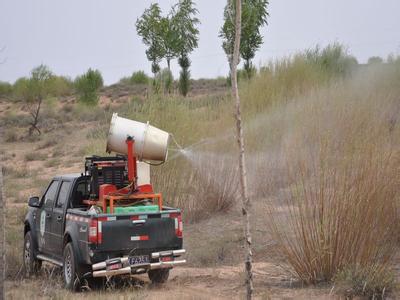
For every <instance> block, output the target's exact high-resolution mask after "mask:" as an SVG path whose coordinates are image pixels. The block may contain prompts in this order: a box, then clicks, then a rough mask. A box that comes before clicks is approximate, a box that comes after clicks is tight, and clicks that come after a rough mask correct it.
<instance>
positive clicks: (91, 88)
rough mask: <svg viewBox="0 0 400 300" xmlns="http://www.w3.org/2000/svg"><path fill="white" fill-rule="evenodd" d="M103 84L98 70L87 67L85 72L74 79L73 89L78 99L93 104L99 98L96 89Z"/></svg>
mask: <svg viewBox="0 0 400 300" xmlns="http://www.w3.org/2000/svg"><path fill="white" fill-rule="evenodd" d="M102 86H103V77H102V76H101V73H100V71H98V70H92V69H89V70H88V71H87V72H86V73H85V74H83V75H81V76H78V77H77V78H76V79H75V89H76V91H77V93H78V95H79V98H78V100H79V101H80V102H82V103H85V104H95V103H97V101H98V100H99V96H98V90H99V89H100V88H101V87H102Z"/></svg>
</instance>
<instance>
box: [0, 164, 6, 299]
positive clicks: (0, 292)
mask: <svg viewBox="0 0 400 300" xmlns="http://www.w3.org/2000/svg"><path fill="white" fill-rule="evenodd" d="M5 216H6V204H5V199H4V198H3V169H2V167H1V166H0V255H1V257H0V272H1V274H0V276H1V277H0V299H4V298H5V289H4V280H5V279H6V268H5V266H6V234H5V233H6V229H5V225H6V223H5Z"/></svg>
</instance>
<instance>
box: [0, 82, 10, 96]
mask: <svg viewBox="0 0 400 300" xmlns="http://www.w3.org/2000/svg"><path fill="white" fill-rule="evenodd" d="M12 92H13V87H12V85H11V84H9V83H8V82H3V81H0V97H7V96H10V95H11V94H12Z"/></svg>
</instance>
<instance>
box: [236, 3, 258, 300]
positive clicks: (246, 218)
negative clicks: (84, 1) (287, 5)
mask: <svg viewBox="0 0 400 300" xmlns="http://www.w3.org/2000/svg"><path fill="white" fill-rule="evenodd" d="M241 17H242V1H241V0H236V14H235V44H234V49H233V57H232V62H231V82H232V97H234V98H235V109H236V113H235V116H236V130H237V143H238V146H239V172H240V187H241V193H242V195H241V196H242V197H241V198H242V215H243V223H244V226H243V227H244V237H245V250H246V257H245V270H246V292H247V293H246V296H247V299H251V298H252V294H253V271H252V263H253V262H252V261H253V253H252V251H251V230H250V229H251V228H250V204H251V203H250V198H249V194H248V190H247V175H246V164H245V154H244V139H243V128H242V117H241V109H240V97H239V90H238V84H237V65H238V63H239V49H240V34H241V32H240V31H241Z"/></svg>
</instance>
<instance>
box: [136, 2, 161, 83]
mask: <svg viewBox="0 0 400 300" xmlns="http://www.w3.org/2000/svg"><path fill="white" fill-rule="evenodd" d="M161 21H162V17H161V9H160V7H159V6H158V4H156V3H154V4H152V5H151V6H150V8H148V9H146V10H145V11H144V13H143V14H142V16H141V17H140V18H138V19H137V21H136V31H137V33H138V35H139V36H140V37H142V41H143V43H144V44H145V45H146V46H147V47H148V48H147V50H146V56H147V59H148V60H149V61H151V72H152V73H153V74H154V77H155V76H156V74H157V73H158V72H159V71H160V65H159V64H160V61H161V59H162V58H164V57H165V47H164V41H163V34H164V30H162V25H161Z"/></svg>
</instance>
